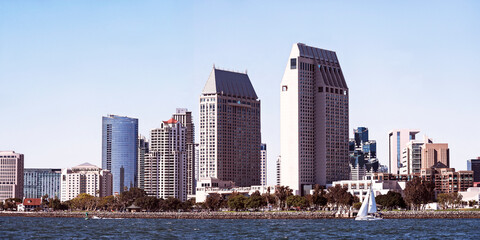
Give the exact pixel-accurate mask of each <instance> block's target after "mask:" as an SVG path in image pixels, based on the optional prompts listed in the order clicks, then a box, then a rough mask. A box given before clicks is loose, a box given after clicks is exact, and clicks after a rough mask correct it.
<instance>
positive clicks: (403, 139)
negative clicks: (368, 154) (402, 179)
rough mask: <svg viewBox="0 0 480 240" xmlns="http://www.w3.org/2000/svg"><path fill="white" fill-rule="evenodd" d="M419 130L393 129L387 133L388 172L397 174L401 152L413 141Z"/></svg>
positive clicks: (400, 161)
mask: <svg viewBox="0 0 480 240" xmlns="http://www.w3.org/2000/svg"><path fill="white" fill-rule="evenodd" d="M419 132H420V131H419V130H412V129H395V130H392V131H390V132H389V133H388V170H389V171H390V173H394V174H399V173H400V167H401V163H402V150H403V149H404V148H405V147H406V146H407V143H408V142H409V141H410V140H415V135H416V134H417V133H419Z"/></svg>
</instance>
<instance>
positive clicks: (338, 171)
mask: <svg viewBox="0 0 480 240" xmlns="http://www.w3.org/2000/svg"><path fill="white" fill-rule="evenodd" d="M348 97H349V92H348V86H347V83H346V82H345V79H344V76H343V72H342V69H341V68H340V63H339V61H338V59H337V55H336V53H335V52H333V51H329V50H324V49H319V48H315V47H310V46H307V45H305V44H302V43H298V44H294V45H293V47H292V50H291V52H290V56H289V58H288V62H287V66H286V68H285V72H284V75H283V78H282V83H281V93H280V149H281V154H280V155H281V156H282V158H281V159H282V160H281V161H282V162H281V174H280V175H281V179H280V180H281V185H285V186H289V187H290V188H291V189H293V190H294V193H295V194H305V193H306V192H307V191H308V190H309V189H310V188H311V187H312V185H314V184H320V185H326V184H327V183H331V182H332V181H338V180H345V179H349V152H348V141H349V139H348V137H349V134H348V130H349V127H348V124H349V123H348V113H349V111H348Z"/></svg>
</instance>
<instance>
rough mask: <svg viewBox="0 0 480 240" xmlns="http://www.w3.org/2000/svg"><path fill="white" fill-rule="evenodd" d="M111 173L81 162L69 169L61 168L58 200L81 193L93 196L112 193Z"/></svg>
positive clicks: (69, 198)
mask: <svg viewBox="0 0 480 240" xmlns="http://www.w3.org/2000/svg"><path fill="white" fill-rule="evenodd" d="M112 181H113V178H112V174H111V173H110V171H109V170H102V169H101V168H99V167H97V166H95V165H93V164H90V163H83V164H80V165H78V166H75V167H72V168H71V169H69V168H65V169H62V175H61V179H60V201H62V202H64V201H68V200H71V199H73V198H75V197H77V196H78V195H79V194H81V193H86V194H89V195H92V196H95V197H106V196H110V195H112V183H113V182H112Z"/></svg>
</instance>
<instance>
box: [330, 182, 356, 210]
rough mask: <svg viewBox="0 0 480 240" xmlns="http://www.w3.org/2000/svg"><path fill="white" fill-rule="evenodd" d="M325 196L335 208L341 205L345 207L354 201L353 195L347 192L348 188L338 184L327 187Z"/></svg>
mask: <svg viewBox="0 0 480 240" xmlns="http://www.w3.org/2000/svg"><path fill="white" fill-rule="evenodd" d="M326 197H327V200H328V202H329V203H331V204H333V205H334V206H335V208H337V209H338V208H341V207H343V208H346V207H348V206H352V204H353V201H354V197H353V195H352V194H351V193H349V192H348V188H347V187H346V186H345V187H342V186H340V185H335V186H333V187H329V188H328V193H327V194H326Z"/></svg>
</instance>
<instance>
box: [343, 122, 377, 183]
mask: <svg viewBox="0 0 480 240" xmlns="http://www.w3.org/2000/svg"><path fill="white" fill-rule="evenodd" d="M353 134H354V139H351V140H350V142H349V147H348V148H349V149H348V150H349V152H350V180H363V178H364V177H365V175H367V173H369V172H377V171H378V168H379V162H378V159H377V142H376V141H375V140H369V139H368V128H366V127H358V128H356V129H353Z"/></svg>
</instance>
